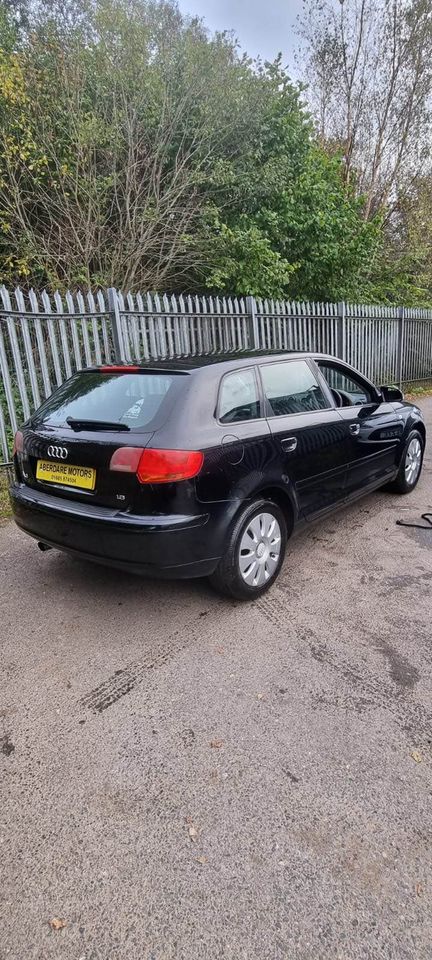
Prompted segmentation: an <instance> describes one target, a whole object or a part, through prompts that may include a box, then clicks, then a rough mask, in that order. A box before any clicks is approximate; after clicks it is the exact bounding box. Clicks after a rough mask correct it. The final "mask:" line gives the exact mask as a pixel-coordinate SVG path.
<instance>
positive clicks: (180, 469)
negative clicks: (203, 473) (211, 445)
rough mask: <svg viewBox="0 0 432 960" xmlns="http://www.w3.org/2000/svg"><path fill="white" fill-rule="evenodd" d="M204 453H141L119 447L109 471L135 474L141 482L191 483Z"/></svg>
mask: <svg viewBox="0 0 432 960" xmlns="http://www.w3.org/2000/svg"><path fill="white" fill-rule="evenodd" d="M203 461H204V454H203V453H202V452H201V450H148V449H146V450H142V449H141V448H139V447H119V449H118V450H116V451H115V453H113V455H112V457H111V463H110V470H118V471H120V472H122V473H135V474H136V476H137V478H138V480H139V482H140V483H173V482H174V481H177V480H191V479H192V477H196V475H197V473H199V471H200V470H201V467H202V465H203Z"/></svg>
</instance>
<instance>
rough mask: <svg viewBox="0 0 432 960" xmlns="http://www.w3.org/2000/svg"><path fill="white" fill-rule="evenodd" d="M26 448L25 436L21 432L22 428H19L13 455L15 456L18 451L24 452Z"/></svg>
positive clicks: (15, 437)
mask: <svg viewBox="0 0 432 960" xmlns="http://www.w3.org/2000/svg"><path fill="white" fill-rule="evenodd" d="M23 449H24V437H23V435H22V433H21V430H17V432H16V434H15V436H14V442H13V449H12V456H13V457H14V456H15V454H16V453H22V452H23Z"/></svg>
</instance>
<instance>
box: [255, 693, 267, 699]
mask: <svg viewBox="0 0 432 960" xmlns="http://www.w3.org/2000/svg"><path fill="white" fill-rule="evenodd" d="M264 699H265V697H264V694H263V693H257V700H264Z"/></svg>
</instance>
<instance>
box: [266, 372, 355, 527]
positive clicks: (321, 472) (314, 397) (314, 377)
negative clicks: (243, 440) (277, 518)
mask: <svg viewBox="0 0 432 960" xmlns="http://www.w3.org/2000/svg"><path fill="white" fill-rule="evenodd" d="M260 375H261V380H262V384H263V392H264V397H265V403H266V413H267V418H268V423H269V425H270V430H271V432H272V436H273V439H274V442H275V445H276V449H277V452H278V455H279V457H280V458H281V460H282V464H283V469H284V471H285V474H286V476H287V477H288V478H289V480H290V482H291V483H292V484H293V486H294V489H295V495H296V499H297V502H298V505H299V509H300V511H301V513H302V514H303V516H304V517H306V518H307V519H312V517H315V516H318V515H320V514H322V513H325V512H326V511H328V510H329V509H331V508H332V507H334V506H335V505H336V504H337V503H339V502H340V501H342V500H343V499H344V496H345V475H346V471H347V467H348V462H349V455H350V436H349V433H348V430H347V427H346V424H345V422H344V420H343V418H342V417H341V415H340V412H339V411H338V410H337V409H336V407H335V404H334V400H333V397H332V394H331V391H330V390H329V389H328V388H327V387H326V385H325V383H320V377H319V374H318V371H316V370H315V369H314V368H313V365H312V364H311V363H310V362H309V361H308V360H307V359H304V358H297V359H294V358H293V359H287V360H282V361H275V362H266V363H265V364H264V363H262V364H261V365H260Z"/></svg>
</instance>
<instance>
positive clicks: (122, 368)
mask: <svg viewBox="0 0 432 960" xmlns="http://www.w3.org/2000/svg"><path fill="white" fill-rule="evenodd" d="M138 370H141V367H132V366H130V367H128V366H126V365H125V364H121V365H120V364H113V365H112V366H107V367H99V373H137V371H138Z"/></svg>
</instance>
